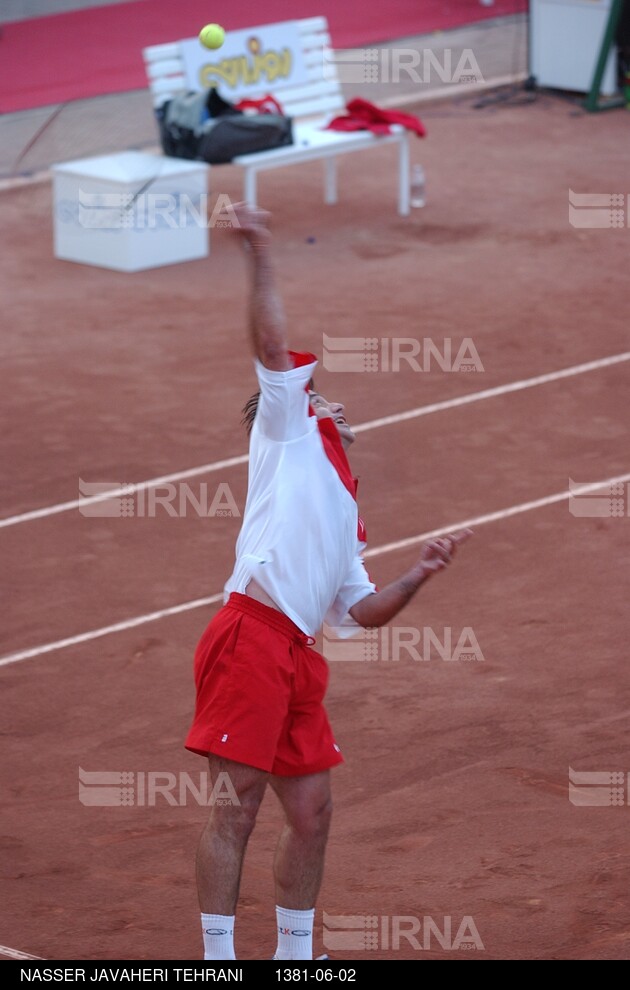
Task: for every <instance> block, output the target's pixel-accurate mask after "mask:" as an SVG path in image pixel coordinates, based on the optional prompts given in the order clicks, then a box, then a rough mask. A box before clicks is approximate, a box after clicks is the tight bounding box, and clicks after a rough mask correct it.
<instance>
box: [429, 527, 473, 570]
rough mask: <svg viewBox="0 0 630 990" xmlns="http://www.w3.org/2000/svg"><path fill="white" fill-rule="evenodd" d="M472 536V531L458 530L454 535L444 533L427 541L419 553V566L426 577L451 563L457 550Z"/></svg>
mask: <svg viewBox="0 0 630 990" xmlns="http://www.w3.org/2000/svg"><path fill="white" fill-rule="evenodd" d="M472 535H473V531H472V529H460V530H457V532H455V533H446V535H445V536H437V537H435V538H434V539H432V540H427V542H426V543H425V544H423V546H422V549H421V551H420V560H419V562H418V563H419V565H420V567H421V568H422V570H423V572H424V574H425V576H426V577H429V576H430V575H431V574H435V573H437V572H438V571H443V570H444V568H445V567H448V565H449V564H450V563H452V561H453V558H454V557H455V554H456V552H457V548H458V547H459V546H460V545H461V544H462V543H465V542H466V540H469V539H470V537H471V536H472Z"/></svg>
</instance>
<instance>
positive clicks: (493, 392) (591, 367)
mask: <svg viewBox="0 0 630 990" xmlns="http://www.w3.org/2000/svg"><path fill="white" fill-rule="evenodd" d="M624 361H630V351H624V352H623V353H622V354H613V355H611V356H610V357H606V358H598V359H597V360H596V361H587V362H586V363H585V364H576V365H573V366H572V367H570V368H563V369H561V370H560V371H551V372H549V373H548V374H546V375H536V377H535V378H524V379H522V380H521V381H518V382H510V383H508V384H507V385H497V386H495V387H494V388H486V389H483V391H481V392H471V393H469V394H468V395H461V396H459V397H458V398H455V399H446V400H444V401H443V402H433V403H432V404H431V405H428V406H418V407H417V408H416V409H410V410H408V411H407V412H402V413H395V414H394V415H393V416H383V417H381V418H380V419H371V420H369V421H368V422H367V423H359V424H358V426H354V427H353V428H352V429H353V432H354V433H366V432H367V431H368V430H376V429H379V428H380V427H381V426H392V425H393V424H395V423H404V422H405V421H406V420H409V419H417V418H418V417H419V416H429V415H431V414H432V413H436V412H443V411H444V410H445V409H456V408H457V407H458V406H466V405H468V404H469V403H471V402H481V401H483V400H485V399H493V398H495V397H496V396H498V395H508V394H509V393H510V392H520V391H522V390H523V389H526V388H534V387H536V386H537V385H546V384H548V383H549V382H556V381H560V380H561V379H563V378H572V377H573V376H575V375H583V374H586V372H588V371H599V370H600V369H601V368H607V367H609V366H610V365H613V364H621V363H622V362H624ZM248 460H249V457H248V455H247V454H240V455H238V456H237V457H228V458H227V459H226V460H222V461H214V462H213V463H210V464H202V465H200V466H199V467H195V468H189V469H188V470H186V471H177V472H175V473H174V474H165V475H163V476H162V477H160V478H151V479H149V480H148V481H140V482H138V483H137V484H133V485H127V486H125V487H121V488H116V489H113V490H112V491H109V492H104V493H102V494H100V495H90V496H88V497H87V498H81V499H78V498H77V499H72V500H71V501H68V502H59V503H58V504H57V505H49V506H47V507H45V508H42V509H33V510H32V511H30V512H23V513H21V514H20V515H17V516H7V517H6V518H5V519H0V529H3V528H5V527H7V526H17V525H18V523H25V522H32V521H33V520H35V519H44V518H46V517H47V516H54V515H57V514H58V513H60V512H69V511H71V510H72V509H78V508H80V507H83V506H87V505H92V504H94V503H95V502H104V501H106V500H107V499H111V498H121V497H124V496H126V495H133V494H134V492H138V491H142V490H145V489H147V488H155V487H157V486H158V485H166V484H169V483H170V482H173V481H181V480H183V479H184V478H194V477H196V476H197V475H200V474H210V473H211V472H213V471H221V470H222V469H223V468H228V467H234V466H235V465H237V464H246V463H247V461H248Z"/></svg>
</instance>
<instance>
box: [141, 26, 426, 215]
mask: <svg viewBox="0 0 630 990" xmlns="http://www.w3.org/2000/svg"><path fill="white" fill-rule="evenodd" d="M292 23H294V24H295V23H297V25H298V26H299V34H300V41H301V44H302V55H303V59H304V63H305V66H306V69H307V72H308V82H307V83H305V84H301V85H293V86H285V87H282V88H281V87H278V88H277V89H274V86H273V84H270V83H268V82H266V83H264V84H262V86H261V88H260V89H259V90H252V93H251V95H252V97H254V98H256V97H262V96H265V95H266V94H267V93H269V92H271V93H272V95H273V96H275V97H276V99H277V100H278V101H279V103H280V104H281V106H282V109H283V111H284V113H286V114H287V116H290V117H292V118H293V144H292V145H288V146H286V147H282V148H277V149H274V150H271V151H262V152H255V153H254V154H250V155H240V156H238V157H237V158H234V159H233V160H232V162H231V164H232V165H237V166H239V167H241V168H242V169H243V170H244V188H243V199H244V200H245V201H246V202H248V203H251V204H252V205H253V206H255V205H256V200H257V188H256V187H257V178H258V173H259V172H264V171H267V170H269V169H274V168H281V167H282V166H284V165H296V164H298V163H300V162H309V161H313V160H315V159H322V160H323V162H324V202H325V203H331V204H332V203H336V202H337V169H336V159H337V156H338V155H343V154H347V153H349V152H355V151H363V150H365V149H370V148H375V147H378V146H381V145H383V144H392V145H396V147H397V148H398V213H399V214H400V215H401V216H408V214H409V134H408V132H407V130H406V129H405V128H404V127H402V126H400V125H393V126H392V132H391V133H390V134H384V135H377V134H374V133H373V132H372V131H369V130H366V131H353V132H344V131H334V130H322V127H323V126H324V125H325V124H326V123H328V122H329V121H330V120H332V119H333V117H336V116H339V115H340V114H343V113H345V112H346V110H345V100H344V98H343V95H342V91H341V85H340V82H339V78H338V75H337V72H336V66H335V62H334V58H332V57H331V51H332V50H331V43H330V35H329V32H328V22H327V20H326V18H325V17H310V18H306V19H304V20H301V21H297V22H292ZM265 26H269V25H265ZM274 26H275V27H281V26H282V25H278V24H277V25H274ZM251 31H252V33H255V31H256V28H252V29H251ZM327 53H328V57H327V58H326V54H327ZM142 55H143V59H144V64H145V70H146V74H147V78H148V81H149V88H150V90H151V93H152V97H153V104H154V107H155V108H156V109H157V108H158V107H160V106H161V105H162V104H163V103H165V102H166V101H167V100H169V99H171V98H172V97H173V96H175V95H176V94H178V93H182V92H185V91H186V90H187V89H188V88H189V86H188V83H187V77H186V72H185V67H184V61H183V55H182V50H181V42H173V43H171V44H166V45H154V46H152V47H150V48H144V49H143V52H142ZM325 58H326V72H324V59H325ZM219 92H220V93H221V95H222V96H224V97H225V96H226V94H225V93H223V92H222V91H221V87H220V86H219ZM226 98H228V99H229V97H226Z"/></svg>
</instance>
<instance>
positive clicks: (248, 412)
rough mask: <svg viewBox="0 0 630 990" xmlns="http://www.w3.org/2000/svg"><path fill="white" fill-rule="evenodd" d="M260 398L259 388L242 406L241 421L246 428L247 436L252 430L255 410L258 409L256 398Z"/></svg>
mask: <svg viewBox="0 0 630 990" xmlns="http://www.w3.org/2000/svg"><path fill="white" fill-rule="evenodd" d="M259 399H260V389H259V390H258V392H254V394H253V395H252V396H251V397H250V398H249V399H248V400H247V402H246V403H245V405H244V406H243V409H242V413H243V418H242V420H241V423H243V425H244V426H245V429H246V430H247V436H249V434H250V433H251V432H252V426H253V425H254V419H255V418H256V410H257V409H258V400H259Z"/></svg>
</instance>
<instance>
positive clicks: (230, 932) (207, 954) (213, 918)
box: [201, 914, 236, 959]
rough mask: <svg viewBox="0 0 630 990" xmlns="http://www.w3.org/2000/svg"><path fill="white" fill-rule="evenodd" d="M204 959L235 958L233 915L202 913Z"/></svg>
mask: <svg viewBox="0 0 630 990" xmlns="http://www.w3.org/2000/svg"><path fill="white" fill-rule="evenodd" d="M201 930H202V932H203V958H204V959H236V956H235V955H234V915H232V916H231V917H230V916H229V915H227V914H202V915H201Z"/></svg>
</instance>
